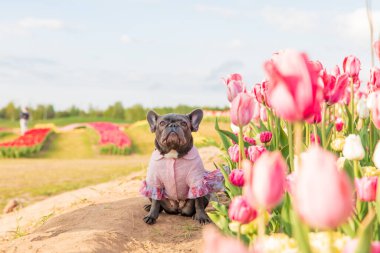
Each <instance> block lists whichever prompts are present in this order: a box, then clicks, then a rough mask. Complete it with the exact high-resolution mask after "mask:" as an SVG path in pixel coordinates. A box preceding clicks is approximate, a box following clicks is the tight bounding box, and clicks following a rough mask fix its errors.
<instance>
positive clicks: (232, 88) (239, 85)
mask: <svg viewBox="0 0 380 253" xmlns="http://www.w3.org/2000/svg"><path fill="white" fill-rule="evenodd" d="M225 83H226V85H227V97H228V101H230V102H232V101H233V100H234V98H235V97H236V96H237V95H238V94H239V93H241V92H244V91H245V86H244V83H243V79H242V77H241V75H240V74H231V75H230V76H229V77H228V78H227V79H225Z"/></svg>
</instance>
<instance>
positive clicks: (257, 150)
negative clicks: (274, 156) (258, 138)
mask: <svg viewBox="0 0 380 253" xmlns="http://www.w3.org/2000/svg"><path fill="white" fill-rule="evenodd" d="M265 151H267V150H266V148H265V147H263V146H249V147H248V149H247V153H248V155H247V157H249V160H250V161H251V162H253V163H254V162H256V160H257V159H259V157H260V156H261V155H262V154H263V153H264V152H265Z"/></svg>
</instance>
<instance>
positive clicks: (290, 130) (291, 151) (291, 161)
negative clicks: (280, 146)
mask: <svg viewBox="0 0 380 253" xmlns="http://www.w3.org/2000/svg"><path fill="white" fill-rule="evenodd" d="M286 128H287V131H288V142H289V164H290V172H292V171H294V144H293V125H292V123H290V122H286Z"/></svg>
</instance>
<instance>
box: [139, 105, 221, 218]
mask: <svg viewBox="0 0 380 253" xmlns="http://www.w3.org/2000/svg"><path fill="white" fill-rule="evenodd" d="M202 118H203V111H202V110H201V109H196V110H194V111H192V112H191V113H189V114H175V113H171V114H166V115H162V116H160V115H158V114H157V113H155V112H154V111H149V112H148V114H147V121H148V123H149V126H150V130H151V132H152V133H155V135H156V138H155V147H156V149H155V150H154V152H153V154H152V157H151V160H150V163H149V168H148V173H147V177H146V180H145V181H143V185H142V187H141V189H140V192H141V193H142V194H143V195H144V196H146V197H148V198H149V200H150V201H151V204H149V205H145V206H144V209H145V210H146V211H147V212H148V214H147V215H146V216H145V217H144V219H143V220H144V222H145V223H147V224H150V225H151V224H154V223H156V220H157V218H158V216H159V214H160V212H162V211H165V212H166V213H168V214H175V215H183V216H188V217H193V219H194V220H197V221H198V222H199V223H200V224H206V223H210V218H209V217H208V216H207V214H206V212H205V208H206V206H207V205H208V203H209V198H210V193H212V192H216V191H219V190H221V189H222V188H223V186H222V185H223V180H224V179H223V175H222V174H221V173H220V171H218V170H215V171H212V172H207V171H206V170H205V169H204V167H203V163H202V160H201V158H200V156H199V153H198V151H197V149H196V148H195V147H194V146H193V136H192V132H196V131H198V128H199V125H200V123H201V121H202Z"/></svg>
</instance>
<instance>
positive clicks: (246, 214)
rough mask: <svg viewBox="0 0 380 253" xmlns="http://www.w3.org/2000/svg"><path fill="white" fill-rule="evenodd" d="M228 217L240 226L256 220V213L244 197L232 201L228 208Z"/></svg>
mask: <svg viewBox="0 0 380 253" xmlns="http://www.w3.org/2000/svg"><path fill="white" fill-rule="evenodd" d="M228 217H230V219H231V220H233V221H237V222H239V223H241V224H247V223H250V222H251V221H253V220H254V219H256V217H257V211H256V210H255V209H253V208H252V207H251V206H250V205H249V204H248V201H247V200H246V198H245V197H244V196H238V197H235V198H233V199H232V201H231V204H230V206H229V207H228Z"/></svg>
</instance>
